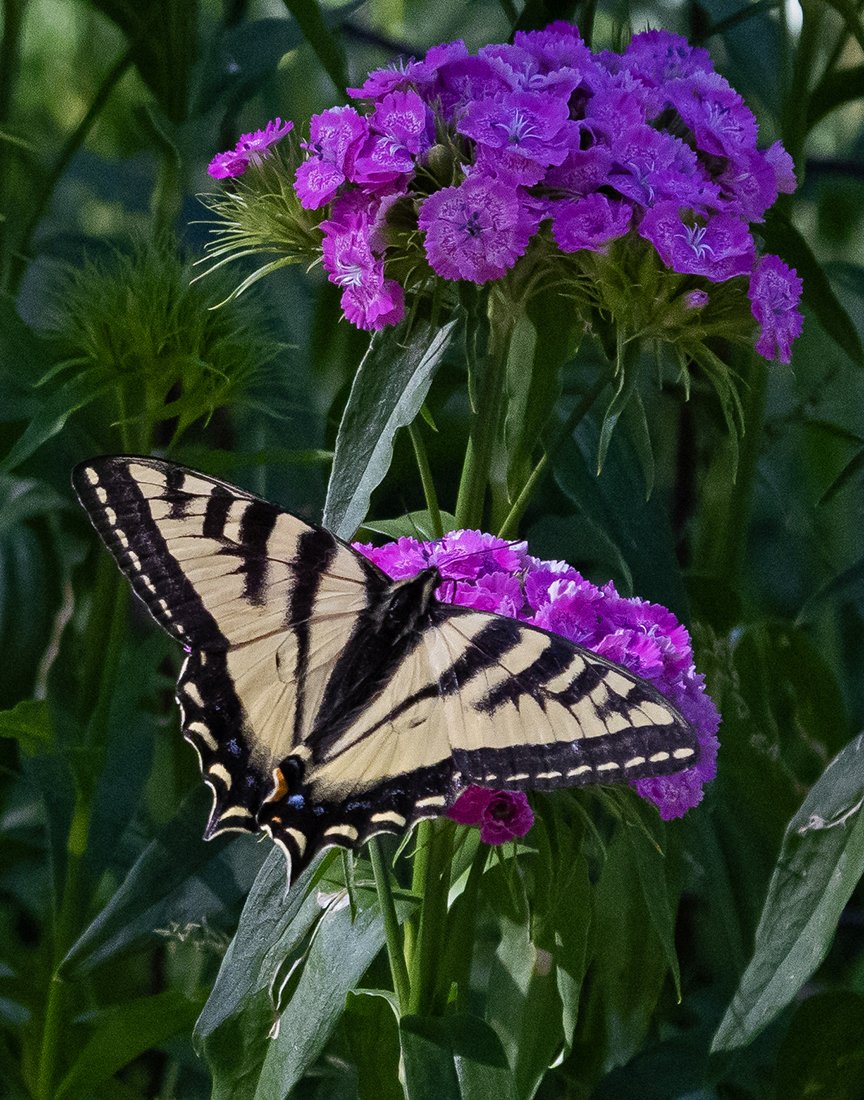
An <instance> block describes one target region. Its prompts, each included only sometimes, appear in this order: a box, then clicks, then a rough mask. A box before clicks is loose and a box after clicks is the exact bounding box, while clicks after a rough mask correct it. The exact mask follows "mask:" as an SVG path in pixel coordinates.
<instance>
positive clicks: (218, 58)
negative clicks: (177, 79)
mask: <svg viewBox="0 0 864 1100" xmlns="http://www.w3.org/2000/svg"><path fill="white" fill-rule="evenodd" d="M302 41H303V35H302V33H301V31H300V28H299V26H298V25H297V21H296V20H294V19H254V20H252V21H250V22H243V23H240V24H239V25H238V26H234V27H228V28H227V29H226V30H225V31H224V32H223V33H222V34H221V35H220V36H219V37H218V38H217V39H216V41H215V42H214V43H213V47H212V49H211V51H210V55H209V57H208V58H207V64H206V66H205V67H204V71H203V75H202V80H201V85H200V87H199V89H198V91H197V94H196V96H195V100H196V103H195V110H196V113H197V114H203V113H204V112H205V111H206V110H208V109H209V108H211V107H212V106H213V104H214V103H218V102H219V101H228V102H230V103H231V104H232V105H237V104H242V103H243V102H244V101H245V100H247V99H248V98H249V97H250V96H252V95H254V94H255V92H256V90H257V89H258V88H259V87H260V86H261V84H263V83H264V81H265V80H266V79H267V78H268V77H269V76H271V75H272V74H273V73H275V72H276V68H277V66H278V65H279V62H280V61H281V60H282V58H283V57H284V56H285V54H286V53H288V52H289V51H290V50H296V49H297V47H298V46H299V45H300V43H301V42H302Z"/></svg>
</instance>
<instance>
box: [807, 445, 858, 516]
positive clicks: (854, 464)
mask: <svg viewBox="0 0 864 1100" xmlns="http://www.w3.org/2000/svg"><path fill="white" fill-rule="evenodd" d="M862 470H864V448H862V449H861V450H860V451H857V452H856V453H855V454H854V455H852V457H851V458H850V459H849V461H848V462H847V463H845V465H844V466H843V468H842V469H841V470H840V471H839V473H837V474H835V476H834V477H833V478H832V479H831V481H830V483H829V484H828V486H827V487H826V488H825V489H823V491H822V494H821V496H820V497H819V500H818V501H817V504H818V505H820V506H821V505H823V504H828V503H829V501H831V500H833V499H834V497H836V496H837V494H838V493H839V492H840V490H841V489H845V488H846V486H847V485H849V484H850V483H851V482H852V481H854V480H855V478H857V477H858V475H859V474H860V473H861V471H862Z"/></svg>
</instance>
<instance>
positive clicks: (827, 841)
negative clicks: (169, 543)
mask: <svg viewBox="0 0 864 1100" xmlns="http://www.w3.org/2000/svg"><path fill="white" fill-rule="evenodd" d="M862 805H864V735H861V736H859V737H856V738H855V740H854V741H852V742H851V743H850V744H849V745H847V746H846V748H844V749H843V750H842V751H841V752H840V753H839V754H838V756H836V757H835V758H834V760H832V762H831V763H830V764H829V765H828V767H827V768H826V769H825V772H824V773H823V775H822V776H821V778H820V779H819V780H818V782H817V783H816V784H815V785H814V786H813V788H812V789H811V791H810V793H809V794H808V795H807V797H806V798H805V799H804V802H803V804H802V805H801V808H800V809H799V810H798V812H797V813H796V814H795V816H794V817H793V818H792V820H791V821H790V823H789V826H788V828H787V830H786V835H785V837H784V840H783V847H782V849H781V851H780V856H779V858H778V860H777V866H776V868H775V870H774V874H773V876H772V878H771V883H770V885H769V887H768V897H767V898H766V900H765V905H764V907H763V909H762V917H761V919H760V921H759V927H758V928H757V930H756V943H755V947H754V951H753V957H752V959H751V960H750V963H749V965H748V967H747V969H746V971H745V972H744V974H743V976H742V977H741V980H740V982H739V984H738V989H737V991H736V993H735V996H734V998H733V1000H732V1003H731V1005H730V1006H729V1008H728V1009H727V1011H726V1014H725V1016H724V1017H723V1020H722V1021H721V1023H720V1027H719V1028H718V1029H717V1033H716V1035H715V1036H714V1041H713V1044H712V1048H711V1049H712V1051H719V1050H732V1049H734V1048H735V1047H740V1046H744V1045H745V1044H746V1043H748V1042H750V1041H751V1040H752V1039H753V1038H754V1037H755V1036H756V1035H757V1034H758V1033H759V1032H760V1031H761V1030H762V1029H763V1028H764V1027H766V1026H767V1025H768V1024H769V1023H770V1022H771V1021H772V1020H773V1019H775V1018H776V1017H777V1015H778V1014H779V1013H780V1012H782V1011H783V1009H784V1008H786V1007H787V1006H788V1005H789V1004H790V1003H791V1002H792V1000H793V999H794V997H795V996H796V994H797V993H798V991H799V990H800V989H801V987H802V986H803V985H804V983H805V982H806V981H807V980H808V979H809V978H810V975H811V974H813V972H814V971H815V970H816V967H817V966H818V965H819V964H820V963H821V962H822V960H823V959H824V958H825V955H826V954H827V952H828V948H829V947H830V946H831V941H832V939H833V936H834V932H835V930H836V927H837V921H838V919H839V917H840V914H841V912H842V911H843V908H844V906H845V905H846V903H847V901H848V900H849V898H850V896H851V894H852V891H853V890H854V888H855V886H856V884H857V883H858V880H859V879H860V878H861V875H862V873H864V814H862V813H861V807H862Z"/></svg>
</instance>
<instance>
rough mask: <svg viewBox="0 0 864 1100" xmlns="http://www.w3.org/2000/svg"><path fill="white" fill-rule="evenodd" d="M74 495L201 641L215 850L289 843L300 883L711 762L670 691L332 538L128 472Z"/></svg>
mask: <svg viewBox="0 0 864 1100" xmlns="http://www.w3.org/2000/svg"><path fill="white" fill-rule="evenodd" d="M73 483H74V485H75V488H76V490H77V492H78V495H79V497H80V499H81V501H82V504H83V505H84V507H85V508H86V509H87V511H88V513H89V514H90V517H91V520H92V521H93V524H94V526H95V527H96V529H97V531H98V532H99V534H100V535H101V537H102V538H103V540H104V541H105V543H106V545H107V546H108V548H109V549H110V550H111V552H112V554H113V555H114V557H115V559H116V560H117V563H118V564H119V566H120V568H121V569H122V570H123V572H124V573H125V574H126V576H127V577H128V578H129V580H130V581H131V583H132V586H133V588H134V590H135V592H136V593H137V594H138V595H139V596H140V597H141V598H142V599H143V600H144V602H145V603H146V605H147V607H148V609H149V610H150V612H151V614H152V615H153V617H154V618H155V619H156V621H157V622H158V623H159V624H160V625H161V626H162V627H163V628H164V629H165V630H166V631H168V633H169V634H171V635H172V636H173V637H174V638H176V639H177V640H178V641H179V642H181V643H182V644H183V647H184V649H185V650H186V654H187V656H186V660H185V662H184V664H183V667H182V670H181V673H180V677H179V680H178V685H177V701H178V703H179V705H180V711H181V726H182V729H183V733H184V736H185V737H186V739H187V740H189V741H190V742H191V743H192V744H193V745H194V747H195V749H196V751H197V752H198V755H199V758H200V762H201V770H202V774H203V776H204V779H205V781H206V782H207V783H208V784H209V786H210V787H211V789H212V791H213V795H214V805H213V811H212V813H211V816H210V820H209V822H208V824H207V829H206V833H205V835H207V836H215V835H217V834H218V833H221V832H224V831H226V830H228V829H238V830H242V831H248V832H255V831H258V830H263V831H265V832H267V833H269V834H270V835H271V836H272V837H273V839H274V840H276V841H277V842H278V843H279V844H280V845H281V846H282V847H283V848H284V849H285V851H286V853H287V854H288V855H289V857H290V868H291V877H292V879H293V878H295V877H296V876H297V874H298V873H299V872H300V871H301V870H302V869H303V867H304V866H306V864H307V863H308V862H309V860H310V859H311V858H312V857H313V856H314V855H315V853H316V852H317V851H319V850H320V849H321V848H323V847H327V846H330V845H334V844H335V845H342V846H346V847H355V846H357V845H359V844H361V843H363V842H364V841H365V840H367V839H368V838H369V837H370V836H372V835H374V834H375V833H378V832H401V831H403V830H405V829H406V828H408V827H409V826H410V825H411V824H413V823H414V822H415V821H417V820H419V819H421V818H424V817H435V816H438V815H440V814H442V813H444V812H445V811H446V809H447V807H448V806H449V805H450V804H452V802H453V801H454V799H455V798H456V797H457V795H458V793H459V791H460V790H462V789H463V788H464V787H466V786H468V785H469V784H478V785H481V786H490V787H496V788H502V789H506V788H523V787H524V788H540V789H553V788H556V787H561V786H571V785H580V784H583V783H588V782H609V781H626V780H630V779H637V778H640V777H644V776H653V775H662V774H667V773H670V772H674V771H678V770H680V769H682V768H684V767H689V766H691V765H692V764H694V763H695V762H696V760H697V758H698V742H697V740H696V735H695V732H694V730H693V728H692V727H691V726H690V725H689V723H687V722H686V721H685V719H684V718H682V716H681V715H680V714H679V713H678V712H677V711H676V710H675V709H674V707H672V706H671V704H669V702H668V701H667V700H665V699H664V698H663V697H662V696H661V695H660V694H659V693H658V692H657V691H656V690H655V689H654V688H652V687H651V686H650V685H649V684H647V683H646V682H645V681H642V680H640V679H639V678H638V677H636V676H634V675H633V674H632V673H630V672H629V671H627V670H626V669H623V668H621V667H620V666H618V665H615V664H613V663H612V662H610V661H607V660H605V659H604V658H602V657H600V656H598V655H596V654H594V653H591V652H589V651H587V650H584V649H580V648H579V647H578V646H575V645H573V644H572V643H571V642H569V641H567V640H566V639H565V638H562V637H560V636H558V635H555V634H550V633H547V632H546V631H543V630H539V629H537V628H534V627H531V626H528V625H526V624H524V623H521V622H518V621H517V620H514V619H510V618H507V617H504V616H501V615H495V614H490V613H486V612H480V611H475V610H473V609H471V608H467V607H457V606H452V605H450V604H445V603H442V602H441V601H440V600H439V599H437V598H436V595H435V592H436V590H437V589H439V588H440V585H441V580H442V578H441V575H440V574H439V572H438V570H437V569H436V568H434V567H431V566H430V567H429V568H427V569H424V570H422V571H421V572H419V573H418V574H417V575H416V576H415V577H412V578H410V579H408V580H402V581H393V580H391V579H390V578H389V577H387V576H386V575H385V574H384V573H383V572H381V570H379V569H378V568H377V567H376V566H375V565H373V564H372V563H371V562H370V561H368V559H366V558H364V557H363V556H362V555H360V554H358V553H357V552H356V551H354V550H353V549H352V548H351V547H349V546H348V545H346V544H345V543H342V542H340V541H339V540H338V539H337V538H336V537H335V536H334V535H332V534H331V533H330V532H329V531H327V530H326V529H324V528H322V527H317V526H315V525H314V524H309V523H307V522H305V521H303V520H301V519H299V518H298V517H296V516H293V515H291V514H290V513H287V512H284V511H282V510H280V509H279V508H277V507H276V506H274V505H272V504H269V503H268V502H266V501H263V500H260V499H259V498H257V497H254V496H252V495H251V494H249V493H246V492H244V491H243V490H240V489H236V488H234V487H233V486H230V485H228V484H226V483H224V482H221V481H218V480H217V479H214V478H211V477H208V476H207V475H204V474H199V473H197V472H195V471H192V470H188V469H186V468H185V467H181V466H177V465H175V464H172V463H168V462H162V461H159V460H157V459H151V458H135V457H107V458H100V459H94V460H93V461H91V462H88V463H84V464H82V465H81V466H79V467H77V468H76V470H75V472H74V475H73Z"/></svg>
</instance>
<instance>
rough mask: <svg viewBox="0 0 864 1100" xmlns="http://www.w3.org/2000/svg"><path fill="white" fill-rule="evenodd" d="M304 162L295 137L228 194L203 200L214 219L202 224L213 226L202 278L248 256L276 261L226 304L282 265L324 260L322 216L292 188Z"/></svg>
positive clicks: (229, 187) (232, 294)
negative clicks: (308, 208) (268, 257)
mask: <svg viewBox="0 0 864 1100" xmlns="http://www.w3.org/2000/svg"><path fill="white" fill-rule="evenodd" d="M300 159H301V154H300V150H299V148H298V146H297V141H296V139H295V138H294V135H293V134H291V135H289V136H288V138H287V139H286V140H285V141H284V143H283V147H282V148H280V149H275V150H273V151H272V152H271V153H270V155H269V156H268V157H267V158H266V159H263V160H261V161H259V162H258V163H257V164H252V165H250V166H249V168H248V169H247V171H246V174H245V175H244V176H243V177H242V178H238V179H232V180H230V181H228V183H227V186H226V189H225V190H224V191H220V192H219V193H218V194H206V195H201V196H200V199H201V202H202V203H203V204H204V206H206V207H207V209H208V210H209V211H210V212H211V213H212V214H214V215H215V217H214V219H213V220H212V221H207V222H205V223H204V224H206V225H209V226H210V227H211V228H210V233H211V236H212V240H211V241H210V242H209V243H208V245H207V256H206V257H205V259H203V260H200V261H199V263H201V264H209V266H208V267H206V268H205V269H204V271H202V272H201V273H200V274H199V275H198V278H199V279H200V278H203V276H204V275H210V274H212V273H213V272H215V271H217V270H218V269H219V268H221V267H223V266H224V265H225V264H230V263H233V262H234V261H236V260H241V259H245V258H246V257H249V256H252V257H255V256H271V257H273V258H272V259H270V260H268V261H267V262H266V263H263V264H261V266H259V267H257V268H255V270H254V271H253V272H252V273H251V274H250V275H248V276H247V277H246V278H245V279H243V280H242V282H240V283H239V284H238V285H237V286H234V287H233V288H232V289H231V290H230V291H229V293H228V294H227V295H226V296H225V297H224V301H231V300H232V299H234V298H237V297H238V296H239V295H240V294H242V293H243V291H244V290H247V289H248V288H249V287H250V286H252V284H253V283H256V282H257V281H258V280H259V279H261V278H263V277H264V276H265V275H269V274H270V273H271V272H273V271H277V270H278V269H279V268H280V267H286V266H287V265H288V264H299V263H305V264H312V263H315V262H317V261H318V260H320V258H321V233H320V231H319V230H318V224H319V222H320V221H321V218H322V217H323V214H321V213H320V212H318V211H310V210H304V209H303V207H302V206H301V205H300V200H299V198H298V197H297V193H296V192H295V190H294V186H293V180H294V170H295V168H296V166H297V164H298V163H299V162H300Z"/></svg>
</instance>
